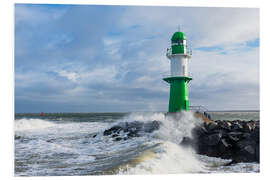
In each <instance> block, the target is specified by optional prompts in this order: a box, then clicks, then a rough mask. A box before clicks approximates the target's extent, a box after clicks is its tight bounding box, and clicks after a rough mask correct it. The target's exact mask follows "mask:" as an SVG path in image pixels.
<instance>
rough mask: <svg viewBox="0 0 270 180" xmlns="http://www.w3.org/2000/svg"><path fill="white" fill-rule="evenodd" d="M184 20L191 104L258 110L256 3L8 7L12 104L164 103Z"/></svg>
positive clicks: (155, 106)
mask: <svg viewBox="0 0 270 180" xmlns="http://www.w3.org/2000/svg"><path fill="white" fill-rule="evenodd" d="M179 25H180V26H181V31H183V32H185V33H186V35H187V38H188V43H189V44H190V45H191V46H192V49H193V56H192V58H191V59H190V61H189V72H190V75H191V77H192V78H193V80H192V81H191V82H190V103H191V105H203V106H205V107H207V108H208V109H210V110H239V109H243V110H250V109H259V44H260V43H259V41H260V37H259V9H255V8H206V7H202V8H196V7H146V6H94V5H33V4H16V5H15V112H41V111H44V112H126V111H129V112H130V111H167V109H168V101H169V85H168V84H167V83H166V82H165V81H163V80H162V78H163V77H166V75H169V73H170V69H169V68H170V64H169V63H170V62H169V60H168V59H166V56H165V53H166V48H167V47H169V46H170V38H171V36H172V34H173V33H174V32H175V31H176V30H177V27H178V26H179Z"/></svg>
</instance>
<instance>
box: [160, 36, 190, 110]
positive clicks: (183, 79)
mask: <svg viewBox="0 0 270 180" xmlns="http://www.w3.org/2000/svg"><path fill="white" fill-rule="evenodd" d="M191 55H192V51H191V49H188V48H187V39H186V35H185V34H184V33H183V32H179V31H178V32H175V33H174V34H173V36H172V38H171V47H170V48H168V49H167V54H166V56H167V57H168V59H170V61H171V76H170V77H167V78H164V79H163V80H164V81H166V82H168V83H169V84H170V102H169V112H178V111H187V110H189V98H188V83H189V81H190V80H192V78H191V77H189V76H188V60H189V59H190V58H191Z"/></svg>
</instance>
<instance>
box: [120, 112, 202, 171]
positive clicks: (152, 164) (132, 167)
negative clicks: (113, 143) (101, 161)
mask: <svg viewBox="0 0 270 180" xmlns="http://www.w3.org/2000/svg"><path fill="white" fill-rule="evenodd" d="M132 116H134V117H135V118H134V119H136V120H146V121H154V120H158V121H161V122H162V124H161V127H160V129H159V130H157V131H155V132H154V133H153V134H152V136H153V137H156V138H155V142H156V143H157V144H159V146H157V147H155V148H153V149H151V150H147V151H145V152H144V153H142V154H140V155H139V156H138V157H136V158H134V159H132V160H131V161H129V163H127V164H126V166H123V165H122V166H120V167H119V174H168V173H194V172H204V171H205V170H204V164H203V163H202V162H200V161H199V160H198V159H197V158H196V154H195V152H194V151H193V150H192V149H190V148H184V147H181V146H180V145H179V143H180V142H181V141H182V139H183V137H191V136H192V134H191V130H192V129H193V127H195V125H196V124H199V123H201V121H200V120H199V119H197V118H195V117H194V116H193V113H191V112H181V113H177V114H175V115H174V116H166V115H164V114H163V113H160V114H159V113H154V114H147V115H146V116H143V115H140V116H139V115H138V114H136V115H132V114H131V115H130V117H129V119H132ZM153 142H154V141H153Z"/></svg>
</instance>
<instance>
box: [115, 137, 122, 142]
mask: <svg viewBox="0 0 270 180" xmlns="http://www.w3.org/2000/svg"><path fill="white" fill-rule="evenodd" d="M122 139H123V138H121V137H117V138H115V139H114V140H115V141H121V140H122Z"/></svg>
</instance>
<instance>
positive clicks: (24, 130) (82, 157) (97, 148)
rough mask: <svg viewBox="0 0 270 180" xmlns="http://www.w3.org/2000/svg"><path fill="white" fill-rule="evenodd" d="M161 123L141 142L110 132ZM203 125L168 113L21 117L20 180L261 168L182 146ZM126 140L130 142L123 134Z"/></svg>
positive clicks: (223, 116)
mask: <svg viewBox="0 0 270 180" xmlns="http://www.w3.org/2000/svg"><path fill="white" fill-rule="evenodd" d="M210 114H211V117H212V119H215V120H236V119H240V120H259V119H260V117H259V112H211V113H210ZM154 120H157V121H161V122H162V124H161V127H160V128H159V129H158V130H156V131H153V132H151V133H143V132H142V134H141V136H140V137H132V138H128V139H126V140H120V141H115V140H114V138H113V137H111V136H104V135H103V132H104V130H106V129H108V128H110V127H112V126H114V125H117V124H119V123H123V122H135V121H141V122H145V123H147V122H149V121H154ZM200 122H201V121H200V120H199V119H197V118H195V117H194V116H193V114H192V113H190V112H186V113H183V114H182V116H181V117H179V119H172V118H170V117H168V116H165V114H164V113H163V112H137V113H51V114H50V113H45V114H44V116H40V114H33V113H32V114H31V113H28V114H15V122H14V129H15V140H14V143H15V156H14V157H15V162H14V163H15V166H14V167H15V170H14V174H15V176H82V175H107V174H172V173H174V174H175V173H232V172H234V173H238V172H241V173H254V172H259V171H260V166H259V164H258V163H238V164H233V165H230V166H226V165H225V164H227V163H228V162H230V160H229V159H227V160H224V159H220V158H213V157H207V156H202V155H198V154H196V153H195V152H194V151H193V149H189V148H184V147H181V146H180V145H179V143H180V142H181V140H182V138H183V137H184V136H191V129H192V128H193V127H194V126H195V125H196V123H200ZM121 136H125V133H124V132H123V133H122V134H121Z"/></svg>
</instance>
